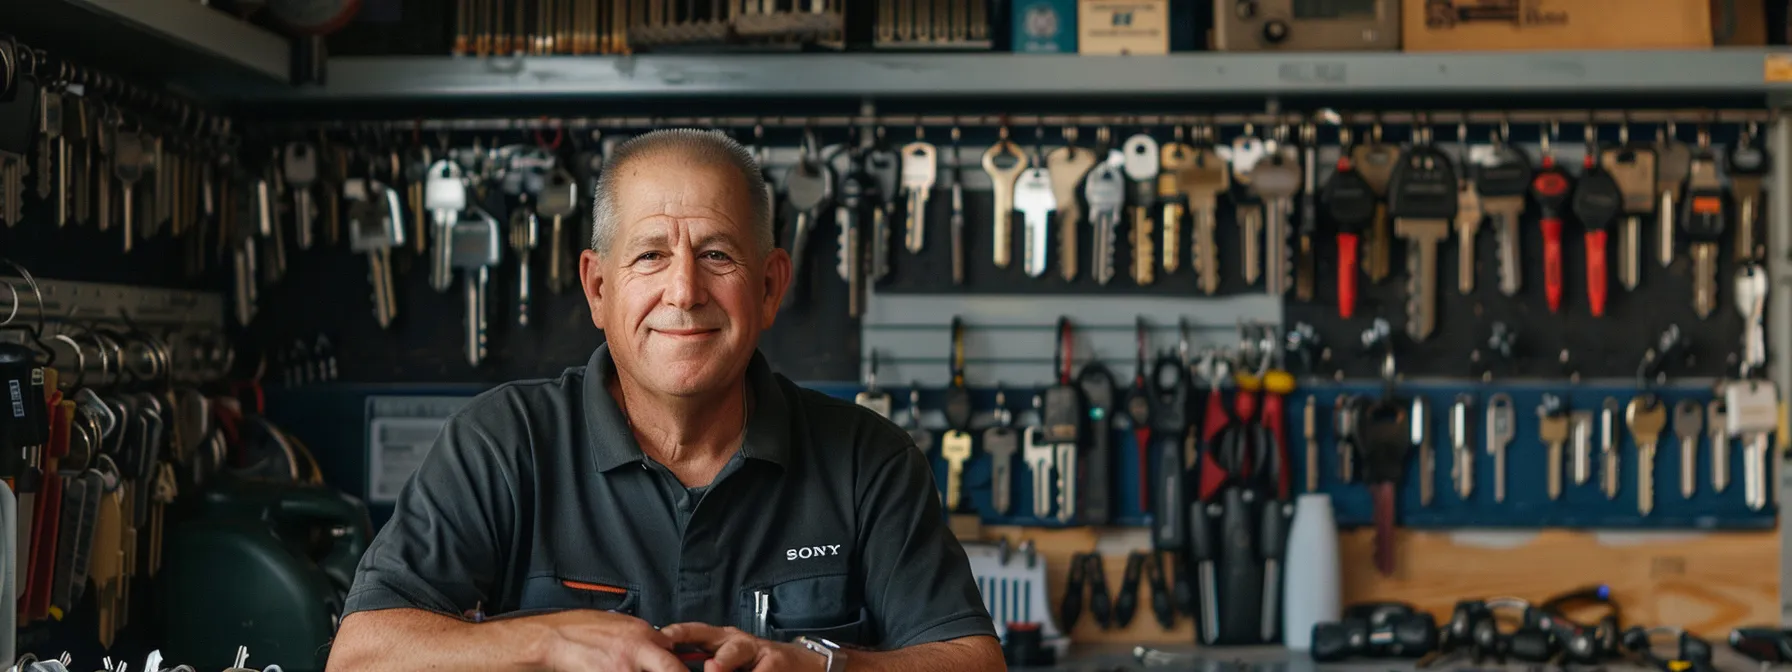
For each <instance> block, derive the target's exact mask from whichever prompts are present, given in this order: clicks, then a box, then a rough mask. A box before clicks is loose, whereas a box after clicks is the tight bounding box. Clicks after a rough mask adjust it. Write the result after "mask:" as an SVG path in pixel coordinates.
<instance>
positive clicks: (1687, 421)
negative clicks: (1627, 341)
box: [1651, 199, 1705, 499]
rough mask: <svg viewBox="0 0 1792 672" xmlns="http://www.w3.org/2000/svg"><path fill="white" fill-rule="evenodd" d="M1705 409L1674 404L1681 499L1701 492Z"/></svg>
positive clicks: (1684, 401) (1688, 402)
mask: <svg viewBox="0 0 1792 672" xmlns="http://www.w3.org/2000/svg"><path fill="white" fill-rule="evenodd" d="M1651 200H1653V199H1651ZM1704 420H1705V408H1704V406H1701V405H1700V404H1699V402H1697V401H1694V400H1692V399H1681V400H1680V403H1677V404H1674V436H1675V437H1676V438H1678V439H1680V497H1681V499H1692V496H1693V493H1695V492H1698V490H1699V439H1700V438H1701V437H1703V436H1704V432H1703V431H1701V430H1702V429H1703V428H1704Z"/></svg>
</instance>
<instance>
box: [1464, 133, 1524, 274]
mask: <svg viewBox="0 0 1792 672" xmlns="http://www.w3.org/2000/svg"><path fill="white" fill-rule="evenodd" d="M1474 175H1475V178H1474V184H1475V193H1476V194H1478V195H1479V196H1480V197H1481V199H1480V200H1481V209H1482V210H1485V211H1486V212H1487V219H1488V221H1489V222H1491V223H1492V225H1493V235H1494V241H1495V247H1496V252H1497V254H1496V261H1497V262H1498V263H1497V266H1498V271H1499V287H1500V293H1501V294H1504V295H1506V296H1517V295H1518V290H1519V289H1520V288H1521V287H1522V285H1523V280H1524V268H1523V267H1522V266H1521V265H1520V263H1521V262H1520V258H1521V255H1520V254H1519V250H1520V249H1521V247H1522V245H1521V244H1520V243H1519V233H1518V232H1519V223H1520V222H1519V220H1520V218H1521V217H1522V216H1523V215H1524V205H1525V197H1526V194H1527V193H1528V192H1529V191H1530V188H1531V161H1530V158H1529V157H1526V156H1525V155H1524V152H1523V151H1521V150H1519V149H1518V148H1516V147H1512V146H1509V145H1506V144H1505V143H1504V134H1503V133H1502V134H1501V135H1498V136H1495V144H1494V145H1493V151H1492V152H1491V153H1490V155H1489V158H1488V160H1487V161H1486V162H1483V163H1480V164H1478V165H1477V166H1476V167H1475V171H1474Z"/></svg>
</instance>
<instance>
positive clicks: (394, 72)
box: [209, 48, 1792, 104]
mask: <svg viewBox="0 0 1792 672" xmlns="http://www.w3.org/2000/svg"><path fill="white" fill-rule="evenodd" d="M1787 66H1792V51H1788V50H1787V49H1785V48H1727V49H1711V50H1696V51H1695V50H1652V51H1561V52H1514V53H1493V54H1490V53H1412V54H1402V53H1252V54H1246V53H1220V52H1202V53H1178V54H1171V55H1166V56H1076V55H1056V54H1000V53H985V54H877V53H871V54H866V53H853V54H829V55H820V56H817V55H802V54H796V55H793V54H730V55H728V56H726V57H722V58H717V57H714V56H706V55H648V56H535V57H511V58H453V57H436V56H425V57H368V58H334V59H331V60H330V62H329V69H330V76H329V83H328V85H326V86H322V87H309V88H287V87H273V86H258V87H253V88H249V89H243V88H238V87H237V85H236V83H226V82H219V83H218V86H217V87H215V88H213V89H212V90H211V91H209V92H210V93H212V94H213V95H216V96H218V97H227V98H234V99H238V100H242V101H244V102H251V103H264V104H279V103H288V102H316V103H351V102H353V103H366V102H377V101H411V102H415V101H424V100H430V101H439V100H456V101H468V102H470V101H477V100H489V101H497V102H505V103H513V104H514V103H524V102H532V101H547V100H566V99H578V100H606V101H626V100H632V99H640V98H693V97H722V96H726V97H729V98H757V99H779V98H834V99H842V98H844V99H853V98H861V97H875V98H880V99H886V98H933V99H937V98H989V97H1005V96H1006V97H1012V96H1053V95H1060V94H1062V93H1064V92H1066V91H1074V92H1077V93H1078V94H1080V95H1082V96H1114V95H1127V96H1151V97H1169V96H1203V97H1212V96H1234V97H1255V96H1279V95H1343V96H1354V97H1360V96H1390V95H1392V96H1447V95H1459V94H1475V93H1487V92H1494V91H1498V92H1507V93H1512V94H1517V95H1525V96H1531V97H1543V96H1561V95H1575V96H1587V95H1613V94H1634V95H1649V96H1664V95H1670V94H1679V95H1687V94H1734V95H1760V96H1764V97H1765V96H1767V95H1769V94H1773V93H1784V92H1787V91H1792V82H1785V81H1778V80H1782V79H1785V78H1784V77H1782V76H1781V74H1782V72H1783V70H1784V69H1785V68H1786V67H1787Z"/></svg>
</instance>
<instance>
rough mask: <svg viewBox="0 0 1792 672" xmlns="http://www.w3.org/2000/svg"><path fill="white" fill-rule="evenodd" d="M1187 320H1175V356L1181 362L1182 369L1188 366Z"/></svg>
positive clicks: (1181, 318) (1180, 318)
mask: <svg viewBox="0 0 1792 672" xmlns="http://www.w3.org/2000/svg"><path fill="white" fill-rule="evenodd" d="M1189 348H1190V346H1189V341H1188V318H1183V317H1179V318H1176V356H1177V358H1179V359H1181V360H1182V366H1183V368H1188V365H1189V358H1190V355H1189Z"/></svg>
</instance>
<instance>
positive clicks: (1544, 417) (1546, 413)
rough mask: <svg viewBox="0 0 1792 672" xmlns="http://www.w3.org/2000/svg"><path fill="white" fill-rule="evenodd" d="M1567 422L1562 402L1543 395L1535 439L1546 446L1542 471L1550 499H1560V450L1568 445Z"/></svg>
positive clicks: (1549, 395) (1538, 411) (1554, 397)
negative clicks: (1543, 470)
mask: <svg viewBox="0 0 1792 672" xmlns="http://www.w3.org/2000/svg"><path fill="white" fill-rule="evenodd" d="M1568 420H1569V417H1568V409H1567V408H1565V407H1564V406H1563V404H1562V400H1561V399H1560V398H1559V397H1557V396H1555V395H1553V394H1546V395H1543V405H1542V406H1540V407H1538V409H1537V437H1538V438H1540V439H1542V440H1543V444H1544V445H1545V446H1548V457H1547V458H1546V459H1547V460H1548V464H1547V465H1545V466H1544V469H1545V470H1546V473H1547V474H1548V485H1549V498H1550V499H1560V498H1561V497H1562V448H1563V446H1565V445H1567V443H1568V424H1569V423H1568Z"/></svg>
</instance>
